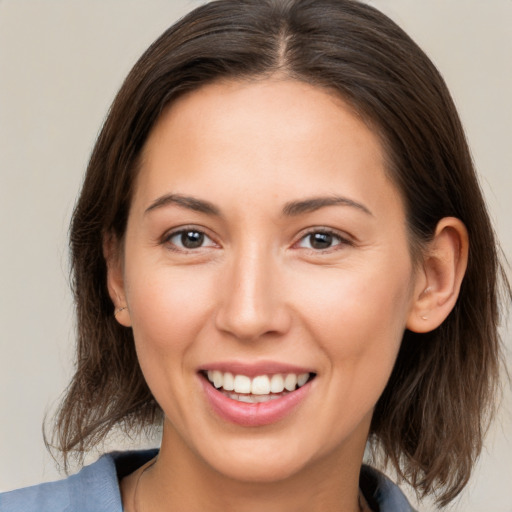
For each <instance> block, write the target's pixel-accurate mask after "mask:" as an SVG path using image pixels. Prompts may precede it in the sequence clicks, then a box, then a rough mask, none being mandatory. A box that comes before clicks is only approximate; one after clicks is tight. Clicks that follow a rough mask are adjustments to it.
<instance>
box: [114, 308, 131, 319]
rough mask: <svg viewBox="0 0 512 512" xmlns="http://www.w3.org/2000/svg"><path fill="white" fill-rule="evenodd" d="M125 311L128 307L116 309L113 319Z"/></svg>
mask: <svg viewBox="0 0 512 512" xmlns="http://www.w3.org/2000/svg"><path fill="white" fill-rule="evenodd" d="M125 309H128V306H124V307H123V308H119V309H116V310H115V311H114V318H115V317H117V315H118V313H121V311H124V310H125Z"/></svg>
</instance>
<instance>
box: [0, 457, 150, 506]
mask: <svg viewBox="0 0 512 512" xmlns="http://www.w3.org/2000/svg"><path fill="white" fill-rule="evenodd" d="M155 453H156V452H155V451H154V450H150V451H144V452H123V453H110V454H107V455H103V456H102V457H101V458H100V459H98V460H97V461H96V462H95V463H94V464H91V465H89V466H85V467H84V468H82V470H81V471H80V472H78V473H77V474H76V475H72V476H70V477H68V478H66V479H64V480H59V481H57V482H48V483H44V484H40V485H35V486H32V487H27V488H25V489H19V490H16V491H11V492H7V493H3V494H0V512H75V511H77V510H80V511H81V512H89V511H90V512H122V510H123V507H122V503H121V494H120V491H119V479H120V478H122V477H123V476H125V475H127V474H129V473H131V472H132V471H134V470H135V469H137V467H139V466H140V465H142V464H143V463H144V462H145V461H146V460H149V459H150V458H152V457H154V455H155Z"/></svg>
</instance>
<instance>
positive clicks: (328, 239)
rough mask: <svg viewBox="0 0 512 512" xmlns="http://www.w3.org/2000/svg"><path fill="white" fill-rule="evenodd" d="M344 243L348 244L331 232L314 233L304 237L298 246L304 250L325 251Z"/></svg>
mask: <svg viewBox="0 0 512 512" xmlns="http://www.w3.org/2000/svg"><path fill="white" fill-rule="evenodd" d="M344 243H348V242H346V240H344V239H343V238H341V237H340V236H339V235H337V234H335V233H331V232H329V231H313V232H310V233H308V234H307V235H305V236H304V237H302V238H301V240H300V241H299V244H298V246H299V247H301V248H304V249H313V250H315V251H325V250H327V249H331V248H332V247H336V246H338V245H342V244H344Z"/></svg>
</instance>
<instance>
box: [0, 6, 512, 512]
mask: <svg viewBox="0 0 512 512" xmlns="http://www.w3.org/2000/svg"><path fill="white" fill-rule="evenodd" d="M370 3H371V4H372V5H374V6H376V7H378V8H380V9H381V10H382V11H384V12H386V13H387V14H389V15H390V16H391V17H392V18H393V19H395V20H396V21H397V22H398V23H399V24H400V25H401V26H402V27H403V28H404V29H405V30H406V31H407V32H408V33H409V34H410V35H411V36H412V37H413V38H414V39H415V40H416V41H417V42H418V43H419V44H420V46H422V47H423V49H424V50H425V51H426V52H427V53H428V54H429V56H430V57H431V58H432V60H433V61H434V62H435V64H436V65H437V66H438V67H439V69H440V70H441V72H442V73H443V75H444V77H445V79H446V81H447V83H448V86H449V88H450V90H451V92H452V94H453V96H454V99H455V102H456V104H457V105H458V107H459V111H460V114H461V117H462V120H463V123H464V125H465V127H466V131H467V135H468V138H469V142H470V145H471V147H472V152H473V156H474V159H475V162H476V165H477V168H478V170H479V173H480V179H481V183H482V187H483V189H484V192H485V194H486V197H487V199H488V202H489V207H490V210H491V213H492V217H493V218H494V219H495V223H496V230H497V232H498V236H499V238H500V239H501V241H502V245H503V249H504V252H505V253H506V254H508V255H509V257H510V255H512V229H511V228H510V219H511V218H512V201H511V193H512V172H511V162H512V141H511V138H512V99H511V93H510V91H512V29H511V27H512V1H511V0H486V1H483V0H373V1H371V2H370ZM198 4H199V2H198V1H192V0H167V1H163V0H144V1H142V0H101V1H100V0H93V1H91V0H87V1H86V0H76V1H66V0H59V1H57V0H0V490H8V489H11V488H15V487H20V486H25V485H29V484H34V483H38V482H40V481H43V480H51V479H55V478H57V477H59V473H58V472H57V470H56V469H55V464H54V462H53V461H52V460H51V458H50V457H49V455H48V453H47V452H46V450H45V447H44V444H43V440H42V434H41V424H42V421H43V416H44V414H45V412H48V411H51V410H52V408H53V407H54V406H55V403H56V401H57V400H58V397H59V395H60V394H61V393H62V391H63V389H64V388H65V386H66V383H67V381H68V379H69V377H70V375H71V371H72V356H73V337H74V334H73V307H72V300H71V294H70V291H69V286H68V259H67V239H66V237H67V228H68V223H69V218H70V214H71V211H72V208H73V204H74V201H75V198H76V195H77V192H78V189H79V186H80V183H81V179H82V175H83V172H84V170H85V167H86V164H87V159H88V156H89V153H90V151H91V149H92V146H93V144H94V140H95V138H96V136H97V134H98V131H99V128H100V126H101V123H102V120H103V119H104V116H105V114H106V112H107V109H108V107H109V104H110V103H111V101H112V99H113V97H114V94H115V93H116V91H117V89H118V88H119V86H120V84H121V82H122V80H123V78H124V76H125V75H126V74H127V72H128V71H129V69H130V67H131V66H132V65H133V64H134V62H135V60H136V59H137V58H138V56H139V55H140V54H141V52H142V51H143V50H144V49H145V48H146V47H147V46H148V45H149V43H151V42H152V41H153V40H154V39H155V38H156V37H157V36H158V35H159V34H160V33H161V32H162V31H163V30H164V29H165V28H167V27H168V26H169V25H170V24H171V23H172V22H174V21H175V20H176V19H177V18H178V17H179V16H181V15H183V14H184V13H185V12H187V11H188V10H190V9H191V8H192V7H194V6H196V5H198ZM509 275H510V272H509ZM504 334H505V339H506V340H507V346H508V349H509V350H511V348H512V343H511V338H512V335H511V329H510V327H509V330H508V331H507V330H504ZM510 361H511V359H510V354H509V359H508V362H509V365H508V366H509V368H510V367H511V364H510ZM511 397H512V393H511V391H510V385H509V384H506V385H505V396H504V401H503V405H502V407H501V412H500V416H499V418H498V421H497V422H496V423H495V425H494V427H493V428H492V430H491V432H490V434H489V436H488V438H487V442H486V449H485V451H484V453H483V455H482V458H481V461H480V463H479V465H478V466H477V469H476V471H475V474H474V478H473V479H472V481H471V483H470V485H469V486H468V489H467V491H465V492H464V494H463V496H462V498H461V500H460V501H459V502H458V503H456V505H455V506H454V507H453V508H452V510H453V511H454V512H462V511H465V512H484V511H485V512H488V511H489V510H493V511H494V512H512V500H511V498H510V487H511V484H512V441H511V440H510V439H511V438H512V407H511V401H512V398H511ZM420 508H421V510H424V511H428V510H434V508H433V507H432V506H431V505H430V504H429V503H424V504H423V505H421V506H420Z"/></svg>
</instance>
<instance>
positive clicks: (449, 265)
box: [407, 217, 469, 332]
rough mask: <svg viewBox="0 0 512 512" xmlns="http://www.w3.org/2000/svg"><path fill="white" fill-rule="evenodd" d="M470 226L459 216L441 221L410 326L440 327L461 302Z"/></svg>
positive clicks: (427, 255) (424, 329) (419, 328)
mask: <svg viewBox="0 0 512 512" xmlns="http://www.w3.org/2000/svg"><path fill="white" fill-rule="evenodd" d="M468 249H469V240H468V233H467V229H466V226H465V225H464V223H463V222H462V221H461V220H460V219H457V218H455V217H445V218H443V219H441V220H440V221H439V223H438V224H437V227H436V232H435V235H434V237H433V239H432V241H431V242H430V243H429V244H428V248H427V251H426V253H425V256H424V260H423V266H422V269H421V270H420V271H419V275H418V277H417V281H416V288H415V291H414V297H413V304H412V307H411V311H410V313H409V317H408V321H407V328H408V329H409V330H411V331H414V332H429V331H432V330H434V329H436V328H437V327H439V326H440V325H441V324H442V323H443V321H444V320H445V319H446V317H447V316H448V315H449V314H450V312H451V310H452V309H453V307H454V306H455V303H456V302H457V298H458V296H459V291H460V286H461V284H462V280H463V278H464V273H465V272H466V267H467V262H468Z"/></svg>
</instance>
